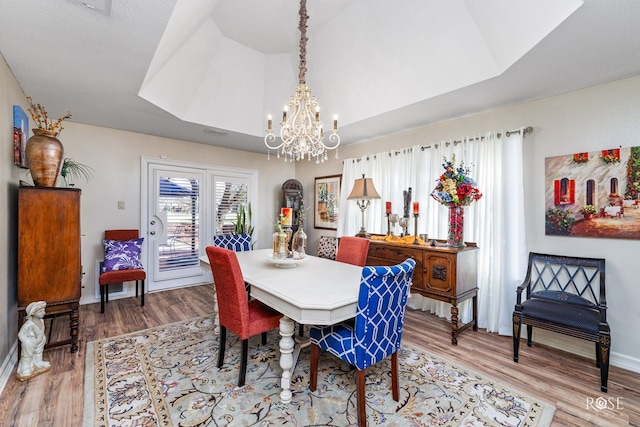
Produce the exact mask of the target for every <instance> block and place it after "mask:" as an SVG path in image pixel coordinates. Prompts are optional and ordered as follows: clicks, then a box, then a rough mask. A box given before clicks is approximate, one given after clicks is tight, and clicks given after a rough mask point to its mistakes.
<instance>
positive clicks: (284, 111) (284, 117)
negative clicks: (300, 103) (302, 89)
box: [282, 105, 289, 123]
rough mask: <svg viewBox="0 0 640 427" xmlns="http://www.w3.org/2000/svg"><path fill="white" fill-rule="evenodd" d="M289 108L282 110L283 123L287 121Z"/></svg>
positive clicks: (285, 107)
mask: <svg viewBox="0 0 640 427" xmlns="http://www.w3.org/2000/svg"><path fill="white" fill-rule="evenodd" d="M288 109H289V107H288V106H287V105H285V106H284V110H282V123H285V122H286V121H287V110H288Z"/></svg>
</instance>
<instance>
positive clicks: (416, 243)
mask: <svg viewBox="0 0 640 427" xmlns="http://www.w3.org/2000/svg"><path fill="white" fill-rule="evenodd" d="M417 203H418V202H414V204H413V211H414V213H413V220H414V225H413V234H414V237H413V244H414V245H419V244H420V242H419V241H418V216H419V214H418V213H416V204H417Z"/></svg>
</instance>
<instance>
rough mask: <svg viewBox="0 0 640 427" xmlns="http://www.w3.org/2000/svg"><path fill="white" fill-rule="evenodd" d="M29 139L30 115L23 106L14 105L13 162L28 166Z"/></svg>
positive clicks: (17, 164)
mask: <svg viewBox="0 0 640 427" xmlns="http://www.w3.org/2000/svg"><path fill="white" fill-rule="evenodd" d="M27 139H29V117H27V114H26V113H25V112H24V110H23V109H22V107H21V106H19V105H14V106H13V164H14V165H16V166H20V167H21V168H28V167H29V164H28V163H27V154H26V152H25V150H26V147H27Z"/></svg>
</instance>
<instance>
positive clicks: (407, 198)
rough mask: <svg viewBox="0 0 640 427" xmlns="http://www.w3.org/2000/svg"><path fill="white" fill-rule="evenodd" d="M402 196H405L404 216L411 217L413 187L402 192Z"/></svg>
mask: <svg viewBox="0 0 640 427" xmlns="http://www.w3.org/2000/svg"><path fill="white" fill-rule="evenodd" d="M402 196H403V198H404V215H402V217H403V218H409V206H411V187H409V190H404V191H403V192H402Z"/></svg>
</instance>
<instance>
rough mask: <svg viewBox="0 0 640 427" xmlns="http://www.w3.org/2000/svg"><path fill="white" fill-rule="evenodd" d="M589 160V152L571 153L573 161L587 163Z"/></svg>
mask: <svg viewBox="0 0 640 427" xmlns="http://www.w3.org/2000/svg"><path fill="white" fill-rule="evenodd" d="M588 161H589V153H576V154H574V155H573V162H574V163H587V162H588Z"/></svg>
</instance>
